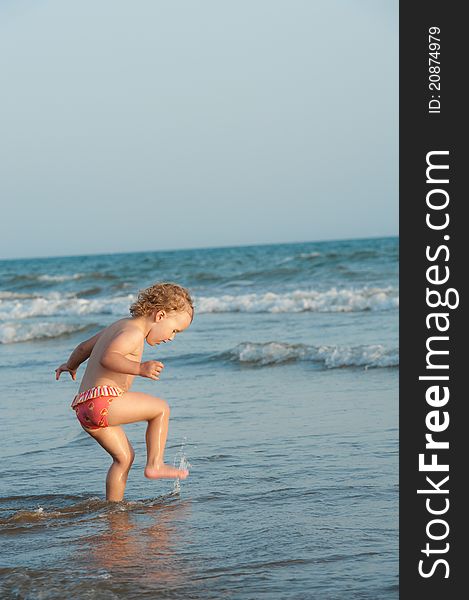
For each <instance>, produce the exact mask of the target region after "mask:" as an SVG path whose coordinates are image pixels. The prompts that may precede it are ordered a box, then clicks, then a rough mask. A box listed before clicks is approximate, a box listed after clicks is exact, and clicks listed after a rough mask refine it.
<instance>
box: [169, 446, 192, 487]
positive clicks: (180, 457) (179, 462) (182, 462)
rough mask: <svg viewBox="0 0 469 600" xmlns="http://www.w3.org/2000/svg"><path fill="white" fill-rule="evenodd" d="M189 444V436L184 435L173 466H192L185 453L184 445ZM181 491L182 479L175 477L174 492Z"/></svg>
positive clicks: (187, 467) (185, 467)
mask: <svg viewBox="0 0 469 600" xmlns="http://www.w3.org/2000/svg"><path fill="white" fill-rule="evenodd" d="M186 444H187V437H186V436H184V438H183V439H182V443H181V447H180V448H179V450H178V451H177V452H176V456H175V457H174V461H173V466H175V467H176V468H178V469H189V467H192V465H191V463H190V462H189V461H188V459H187V456H186V454H185V453H184V446H185V445H186ZM180 492H181V481H180V479H175V481H174V486H173V494H175V495H176V494H180Z"/></svg>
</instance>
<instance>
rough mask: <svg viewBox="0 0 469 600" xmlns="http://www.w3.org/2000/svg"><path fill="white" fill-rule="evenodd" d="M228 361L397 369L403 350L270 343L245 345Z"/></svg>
mask: <svg viewBox="0 0 469 600" xmlns="http://www.w3.org/2000/svg"><path fill="white" fill-rule="evenodd" d="M227 354H228V358H229V359H230V360H234V361H237V362H240V363H244V364H249V363H250V364H251V365H253V366H266V365H278V364H283V363H287V362H296V361H307V362H315V363H319V364H322V366H324V367H326V368H327V369H336V368H340V367H364V368H365V369H368V368H373V367H375V368H376V367H397V366H399V350H398V349H397V348H391V349H389V348H386V347H385V346H383V345H381V344H375V345H369V346H306V345H304V344H285V343H280V342H268V343H264V344H259V343H253V342H244V343H242V344H239V345H238V346H236V348H233V349H232V350H230V351H229V352H228V353H227Z"/></svg>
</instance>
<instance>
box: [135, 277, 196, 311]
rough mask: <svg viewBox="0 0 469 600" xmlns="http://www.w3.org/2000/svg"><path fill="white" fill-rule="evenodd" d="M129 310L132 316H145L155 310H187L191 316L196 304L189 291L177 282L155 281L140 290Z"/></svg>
mask: <svg viewBox="0 0 469 600" xmlns="http://www.w3.org/2000/svg"><path fill="white" fill-rule="evenodd" d="M129 310H130V314H131V315H132V317H143V316H146V315H149V314H151V313H152V312H153V311H154V310H166V311H183V310H186V311H187V312H188V313H189V314H190V316H191V318H192V317H193V316H194V305H193V303H192V298H191V296H190V294H189V291H188V290H187V289H186V288H183V287H182V286H181V285H177V283H155V284H154V285H152V286H150V287H149V288H146V289H145V290H140V291H139V293H138V297H137V300H136V301H135V302H134V303H133V304H131V306H130V308H129Z"/></svg>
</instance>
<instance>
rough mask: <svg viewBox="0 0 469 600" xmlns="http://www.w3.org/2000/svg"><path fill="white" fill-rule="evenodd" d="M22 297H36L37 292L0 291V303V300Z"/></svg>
mask: <svg viewBox="0 0 469 600" xmlns="http://www.w3.org/2000/svg"><path fill="white" fill-rule="evenodd" d="M22 298H37V294H23V293H21V292H7V291H0V303H1V301H2V300H19V299H22Z"/></svg>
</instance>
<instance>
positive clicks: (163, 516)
mask: <svg viewBox="0 0 469 600" xmlns="http://www.w3.org/2000/svg"><path fill="white" fill-rule="evenodd" d="M116 508H118V507H117V506H116V507H113V509H112V510H110V511H109V512H106V514H104V515H101V518H100V519H99V521H100V525H104V528H103V527H102V526H101V527H99V531H97V532H96V533H95V534H94V535H92V536H87V537H86V538H85V539H83V542H84V546H82V548H81V551H80V554H81V556H82V559H85V560H86V561H87V565H86V566H87V570H90V569H92V570H93V571H94V570H97V571H101V572H103V570H104V571H105V572H106V573H108V575H109V576H110V577H111V579H112V583H113V589H115V584H116V583H118V582H121V583H123V584H124V583H125V584H126V585H129V584H131V585H132V582H134V584H135V587H137V588H139V587H140V586H143V587H145V588H147V589H148V588H150V589H155V588H161V587H168V586H169V587H180V586H186V585H189V584H190V583H191V580H192V579H193V575H194V574H193V573H191V570H190V568H189V567H190V561H189V560H185V559H184V556H185V553H184V550H183V548H184V546H185V545H186V544H187V543H188V540H187V529H186V528H185V527H184V522H185V521H187V519H188V517H189V516H190V512H191V502H190V500H185V501H180V500H178V501H176V502H171V503H164V501H163V502H162V503H161V504H159V505H153V506H151V507H150V506H149V507H145V506H143V507H139V508H138V510H135V509H134V510H132V507H131V506H129V505H126V504H125V503H124V504H123V505H122V506H119V509H120V510H116ZM95 523H96V521H95Z"/></svg>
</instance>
